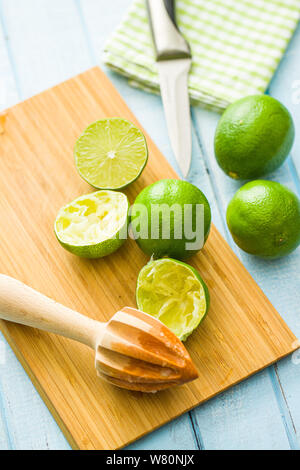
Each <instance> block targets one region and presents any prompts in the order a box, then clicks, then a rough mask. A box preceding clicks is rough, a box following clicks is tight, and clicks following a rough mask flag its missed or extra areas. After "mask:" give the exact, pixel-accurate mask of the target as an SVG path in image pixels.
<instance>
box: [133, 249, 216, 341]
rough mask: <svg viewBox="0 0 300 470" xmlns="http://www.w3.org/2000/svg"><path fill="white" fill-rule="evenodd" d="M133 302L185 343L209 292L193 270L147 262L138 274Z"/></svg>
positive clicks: (206, 304) (165, 261)
mask: <svg viewBox="0 0 300 470" xmlns="http://www.w3.org/2000/svg"><path fill="white" fill-rule="evenodd" d="M136 301H137V306H138V308H139V309H140V310H142V311H143V312H146V313H148V314H150V315H152V316H153V317H155V318H158V320H160V321H161V322H162V323H164V324H165V325H166V326H167V327H168V328H170V330H172V331H173V333H175V334H176V335H177V336H178V338H179V339H180V340H181V341H184V340H186V339H187V337H188V336H189V335H190V334H191V333H192V332H193V331H194V330H195V328H197V326H198V325H199V323H200V322H201V321H202V320H203V318H204V317H205V315H206V313H207V311H208V308H209V293H208V289H207V286H206V284H205V283H204V281H203V280H202V278H201V276H200V274H199V273H198V271H196V269H194V268H193V267H192V266H189V265H188V264H185V263H182V262H181V261H177V260H175V259H170V258H163V259H159V260H156V261H150V262H149V263H148V264H147V265H146V266H144V267H143V269H142V270H141V271H140V273H139V276H138V280H137V287H136Z"/></svg>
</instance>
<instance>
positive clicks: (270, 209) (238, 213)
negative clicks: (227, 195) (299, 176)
mask: <svg viewBox="0 0 300 470" xmlns="http://www.w3.org/2000/svg"><path fill="white" fill-rule="evenodd" d="M227 224H228V228H229V230H230V232H231V234H232V236H233V239H234V241H235V243H236V244H237V245H238V246H239V247H240V248H241V249H242V250H244V251H246V252H247V253H250V254H252V255H257V256H261V257H263V258H279V257H281V256H285V255H287V254H288V253H291V252H292V251H293V250H295V249H296V248H297V246H298V245H299V244H300V201H299V199H298V198H297V196H296V195H295V194H294V193H293V192H292V191H290V190H289V189H287V188H286V187H285V186H283V185H282V184H280V183H276V182H275V181H264V180H257V181H251V182H250V183H247V184H245V185H244V186H242V187H241V188H240V189H239V190H238V191H237V192H236V194H235V195H234V197H233V198H232V200H231V201H230V203H229V205H228V208H227Z"/></svg>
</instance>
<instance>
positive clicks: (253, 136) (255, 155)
mask: <svg viewBox="0 0 300 470" xmlns="http://www.w3.org/2000/svg"><path fill="white" fill-rule="evenodd" d="M294 136H295V129H294V123H293V119H292V117H291V115H290V113H289V111H288V110H287V109H286V107H285V106H283V104H281V103H280V102H279V101H277V100H276V99H275V98H272V97H271V96H267V95H254V96H248V97H246V98H242V99H241V100H238V101H236V102H235V103H233V104H231V105H230V106H229V107H228V108H227V109H226V111H225V112H224V114H223V115H222V117H221V119H220V120H219V123H218V126H217V129H216V134H215V154H216V159H217V162H218V164H219V165H220V167H221V168H222V169H223V170H224V171H225V173H226V174H227V175H229V176H231V178H235V179H253V178H258V177H259V176H262V175H264V174H267V173H269V172H271V171H274V170H276V168H278V167H279V166H280V165H281V164H282V163H283V162H284V160H285V159H286V157H287V156H288V154H289V152H290V150H291V148H292V145H293V142H294Z"/></svg>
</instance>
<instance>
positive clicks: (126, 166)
mask: <svg viewBox="0 0 300 470" xmlns="http://www.w3.org/2000/svg"><path fill="white" fill-rule="evenodd" d="M74 156H75V164H76V167H77V170H78V172H79V174H80V175H81V176H82V178H83V179H85V180H86V181H87V182H88V183H89V184H91V185H92V186H94V187H95V188H98V189H121V188H124V187H125V186H127V185H128V184H130V183H132V182H133V181H134V180H136V179H137V178H138V176H139V175H140V174H141V172H142V171H143V169H144V167H145V165H146V163H147V159H148V148H147V143H146V139H145V137H144V135H143V134H142V132H141V131H140V130H139V129H138V128H137V127H136V126H134V125H133V124H132V123H131V122H129V121H127V120H126V119H121V118H109V119H102V120H100V121H96V122H94V123H93V124H91V125H90V126H89V127H87V129H85V131H84V132H83V134H82V135H81V136H80V137H79V139H78V140H77V142H76V144H75V149H74Z"/></svg>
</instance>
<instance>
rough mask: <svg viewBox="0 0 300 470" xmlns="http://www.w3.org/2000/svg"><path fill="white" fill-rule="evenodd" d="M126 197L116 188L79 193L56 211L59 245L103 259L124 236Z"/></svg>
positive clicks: (126, 213) (84, 255)
mask: <svg viewBox="0 0 300 470" xmlns="http://www.w3.org/2000/svg"><path fill="white" fill-rule="evenodd" d="M128 210H129V203H128V199H127V197H126V196H125V194H123V193H119V192H117V191H105V190H103V191H96V192H94V193H91V194H87V195H85V196H80V197H78V198H77V199H75V200H74V201H72V202H70V203H69V204H67V205H66V206H64V207H62V208H61V209H60V211H59V212H58V215H57V217H56V220H55V224H54V230H55V234H56V236H57V238H58V241H59V242H60V243H61V245H62V246H63V247H64V248H66V250H68V251H70V252H71V253H73V254H74V255H78V256H81V257H83V258H102V257H103V256H106V255H109V254H111V253H113V252H114V251H116V250H117V249H118V248H119V247H120V246H121V245H122V244H123V243H124V241H125V239H126V238H127V225H128Z"/></svg>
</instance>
